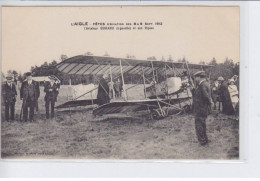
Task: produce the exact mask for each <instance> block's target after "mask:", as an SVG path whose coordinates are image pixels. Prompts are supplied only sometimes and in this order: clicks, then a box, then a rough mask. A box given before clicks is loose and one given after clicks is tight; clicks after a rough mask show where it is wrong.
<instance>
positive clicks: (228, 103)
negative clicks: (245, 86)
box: [211, 75, 239, 116]
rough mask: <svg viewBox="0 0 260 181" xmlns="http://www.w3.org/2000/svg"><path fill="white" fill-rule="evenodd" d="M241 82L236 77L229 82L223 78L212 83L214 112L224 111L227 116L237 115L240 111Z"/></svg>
mask: <svg viewBox="0 0 260 181" xmlns="http://www.w3.org/2000/svg"><path fill="white" fill-rule="evenodd" d="M238 90H239V80H238V76H237V75H234V76H233V77H231V78H230V79H228V80H225V79H224V78H223V77H222V76H220V77H218V79H217V80H215V81H214V82H213V83H212V92H211V93H212V100H213V103H214V110H217V109H218V110H219V111H222V113H224V114H226V115H237V116H238V111H239V92H238ZM217 104H218V108H217Z"/></svg>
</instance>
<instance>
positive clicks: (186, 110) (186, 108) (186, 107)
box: [182, 105, 191, 113]
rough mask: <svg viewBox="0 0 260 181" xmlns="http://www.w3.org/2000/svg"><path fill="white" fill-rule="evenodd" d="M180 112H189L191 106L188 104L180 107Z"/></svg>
mask: <svg viewBox="0 0 260 181" xmlns="http://www.w3.org/2000/svg"><path fill="white" fill-rule="evenodd" d="M182 113H191V107H190V105H185V106H184V107H183V108H182Z"/></svg>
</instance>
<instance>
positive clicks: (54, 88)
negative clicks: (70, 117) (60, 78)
mask: <svg viewBox="0 0 260 181" xmlns="http://www.w3.org/2000/svg"><path fill="white" fill-rule="evenodd" d="M58 90H59V85H58V84H56V83H54V84H53V85H51V83H50V82H46V83H45V84H44V92H46V94H45V97H44V100H45V101H56V100H57V96H58Z"/></svg>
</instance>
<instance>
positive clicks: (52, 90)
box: [44, 75, 59, 119]
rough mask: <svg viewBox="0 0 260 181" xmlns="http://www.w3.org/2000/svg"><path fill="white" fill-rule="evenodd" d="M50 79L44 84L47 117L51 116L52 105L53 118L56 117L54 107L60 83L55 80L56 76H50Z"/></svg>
mask: <svg viewBox="0 0 260 181" xmlns="http://www.w3.org/2000/svg"><path fill="white" fill-rule="evenodd" d="M49 79H50V81H48V82H46V83H45V85H44V92H45V93H46V94H45V97H44V101H45V108H46V119H49V118H50V105H51V119H52V118H54V107H55V102H56V100H57V95H58V90H59V85H58V84H57V83H56V82H55V81H56V77H55V76H53V75H52V76H49Z"/></svg>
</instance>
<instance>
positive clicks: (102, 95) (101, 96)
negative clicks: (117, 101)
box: [97, 74, 110, 106]
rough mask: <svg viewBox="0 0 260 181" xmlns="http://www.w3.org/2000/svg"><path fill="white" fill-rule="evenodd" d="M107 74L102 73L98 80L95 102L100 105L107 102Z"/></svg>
mask: <svg viewBox="0 0 260 181" xmlns="http://www.w3.org/2000/svg"><path fill="white" fill-rule="evenodd" d="M107 79H108V75H106V74H104V75H103V76H102V78H101V79H100V81H99V85H98V93H97V102H98V105H99V106H101V105H103V104H106V103H109V102H110V98H109V86H108V83H107Z"/></svg>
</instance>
